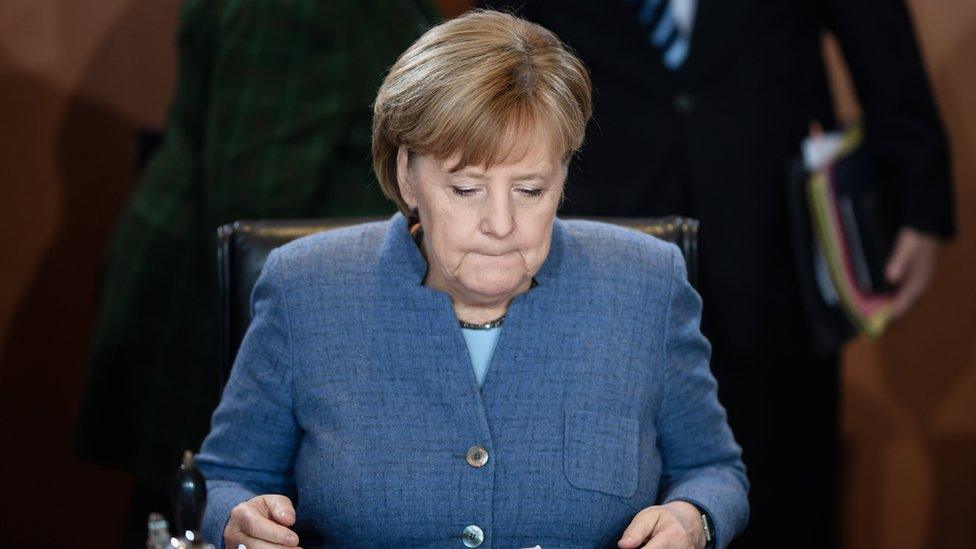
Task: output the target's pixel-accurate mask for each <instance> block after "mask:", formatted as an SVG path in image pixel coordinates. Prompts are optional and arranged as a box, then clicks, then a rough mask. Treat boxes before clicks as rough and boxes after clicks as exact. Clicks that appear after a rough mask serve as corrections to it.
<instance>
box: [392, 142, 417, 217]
mask: <svg viewBox="0 0 976 549" xmlns="http://www.w3.org/2000/svg"><path fill="white" fill-rule="evenodd" d="M397 186H398V187H399V188H400V196H402V197H403V201H404V202H406V203H407V206H408V207H409V208H410V209H411V210H416V209H417V196H416V194H414V192H413V179H412V174H411V173H410V152H409V151H407V148H406V147H405V146H403V145H400V146H399V147H397Z"/></svg>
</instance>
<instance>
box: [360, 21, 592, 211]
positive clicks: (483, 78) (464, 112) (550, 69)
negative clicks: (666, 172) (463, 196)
mask: <svg viewBox="0 0 976 549" xmlns="http://www.w3.org/2000/svg"><path fill="white" fill-rule="evenodd" d="M591 109H592V107H591V98H590V77H589V74H588V73H587V71H586V67H584V66H583V63H582V62H581V61H580V60H579V58H577V57H576V55H575V54H573V53H572V52H571V51H570V50H569V49H568V48H567V47H566V46H565V45H563V43H562V42H560V41H559V39H558V38H557V37H556V35H555V34H553V33H552V32H551V31H549V30H547V29H545V28H543V27H541V26H539V25H536V24H534V23H530V22H528V21H525V20H523V19H519V18H518V17H515V16H513V15H510V14H507V13H502V12H497V11H490V10H472V11H469V12H467V13H466V14H464V15H462V16H461V17H458V18H456V19H452V20H450V21H447V22H445V23H442V24H440V25H437V26H435V27H433V28H431V29H430V30H428V31H427V32H426V33H424V35H423V36H421V37H420V38H418V39H417V41H416V42H414V43H413V44H412V45H411V46H410V47H409V48H407V51H405V52H403V54H402V55H400V57H399V58H398V59H397V61H396V63H395V64H394V65H393V66H392V67H391V68H390V72H389V73H388V74H387V75H386V78H385V79H384V80H383V84H382V86H380V89H379V92H378V93H377V95H376V102H375V103H374V104H373V169H374V170H375V171H376V176H377V178H378V179H379V183H380V187H381V188H382V190H383V193H384V194H385V195H386V196H387V197H388V198H389V199H390V200H392V201H393V202H395V203H396V204H397V207H398V208H399V209H400V211H401V212H403V213H404V214H405V215H407V214H409V211H408V210H409V208H408V206H407V204H406V203H405V202H404V200H403V197H402V196H401V195H400V188H399V185H398V184H397V150H398V148H399V147H400V145H403V146H405V147H406V148H407V150H408V151H410V152H411V153H420V154H429V155H433V156H434V157H436V158H440V159H446V158H450V157H451V156H454V155H457V154H459V153H460V161H459V163H458V164H457V165H456V166H455V167H454V169H456V170H458V169H462V168H464V167H466V166H484V167H485V168H488V167H490V166H492V165H493V164H495V163H497V162H499V161H502V160H505V159H506V158H507V157H508V156H509V155H510V154H511V153H512V152H513V149H514V147H515V146H516V144H517V143H519V142H520V141H524V138H525V135H526V132H527V131H532V130H536V129H545V130H548V132H549V135H548V137H549V139H550V142H551V143H552V146H553V147H554V152H555V153H556V154H558V155H560V157H561V158H562V159H563V161H564V162H568V161H569V159H570V158H571V157H572V155H573V154H574V153H575V152H576V151H577V150H578V149H579V148H580V146H581V145H582V144H583V135H584V133H585V130H586V124H587V122H588V121H589V119H590V114H591ZM540 124H541V127H540Z"/></svg>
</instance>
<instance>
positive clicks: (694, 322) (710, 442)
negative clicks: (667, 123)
mask: <svg viewBox="0 0 976 549" xmlns="http://www.w3.org/2000/svg"><path fill="white" fill-rule="evenodd" d="M426 273H427V263H426V261H424V258H423V255H422V254H421V253H420V250H419V249H418V248H417V246H416V244H415V243H414V241H413V239H412V238H411V237H410V233H409V231H408V228H407V222H406V219H405V218H404V217H403V216H402V215H400V214H396V215H395V216H393V218H392V219H390V220H389V221H386V222H380V223H371V224H367V225H356V226H354V227H348V228H345V229H337V230H334V231H327V232H324V233H319V234H316V235H312V236H309V237H305V238H301V239H298V240H295V241H293V242H291V243H289V244H286V245H284V246H282V247H280V248H277V249H276V250H274V251H273V252H271V254H270V255H269V256H268V260H267V263H266V264H265V265H264V269H263V270H262V272H261V277H260V278H259V279H258V281H257V284H256V285H255V286H254V292H253V294H252V298H251V303H252V305H251V307H252V310H253V315H252V320H251V324H250V326H249V327H248V331H247V334H246V335H245V336H244V341H243V342H242V343H241V347H240V351H238V354H237V359H236V360H235V362H234V367H233V369H232V370H231V374H230V379H229V380H228V382H227V386H226V387H225V388H224V394H223V397H222V399H221V402H220V405H219V406H218V407H217V411H216V412H214V416H213V423H212V428H211V431H210V434H209V435H208V436H207V439H206V440H205V441H204V443H203V448H202V449H201V452H200V454H199V455H198V456H197V464H198V465H199V467H200V470H201V471H202V472H203V474H204V477H205V478H206V479H207V509H206V514H205V515H204V518H203V532H204V535H205V537H207V538H208V539H210V540H213V541H214V542H217V543H220V541H221V538H222V533H223V530H224V527H225V526H226V524H227V519H228V517H229V515H230V511H231V509H233V508H234V506H236V505H237V504H239V503H241V502H244V501H247V500H249V499H251V498H252V497H254V496H255V495H256V494H284V495H287V496H289V497H291V498H293V500H294V501H295V503H296V508H297V514H298V517H297V518H298V524H297V525H296V526H295V530H296V531H297V533H298V535H299V537H300V538H301V546H302V547H320V546H328V547H335V548H338V549H344V548H359V547H459V548H462V549H463V544H462V532H464V531H465V530H466V529H468V531H469V532H471V531H474V530H473V529H472V528H469V527H473V526H477V527H478V528H479V529H480V531H481V532H482V533H483V535H484V540H483V543H482V544H481V545H480V546H479V549H502V548H508V547H532V546H534V545H540V546H542V547H545V548H547V549H552V548H558V547H607V546H616V542H617V540H618V539H619V536H620V535H621V534H622V533H623V530H624V529H625V528H626V527H627V525H628V524H629V523H630V521H631V520H633V518H634V515H635V514H637V513H638V512H639V511H640V510H641V509H644V508H645V507H648V506H650V505H655V504H662V503H666V502H669V501H674V500H688V501H692V502H694V503H695V504H696V505H698V507H700V508H702V509H703V510H705V511H707V512H708V513H709V515H710V516H711V518H712V521H713V523H714V526H715V532H716V536H717V544H718V547H720V548H721V547H724V546H725V545H726V544H728V542H729V541H730V540H731V539H732V537H733V536H735V534H737V533H738V532H740V531H742V529H743V528H744V527H745V524H746V519H747V516H748V512H749V504H748V501H747V498H746V494H747V488H748V483H747V481H746V476H745V468H744V466H743V464H742V461H741V459H740V455H741V451H740V448H739V446H738V445H737V444H736V443H735V440H734V439H733V437H732V432H731V431H730V430H729V426H728V424H727V423H726V420H725V412H724V410H723V409H722V407H721V405H720V404H719V402H718V397H717V394H716V383H715V379H714V378H713V377H712V375H711V372H710V371H709V367H708V357H709V349H710V348H709V344H708V341H707V340H706V339H705V338H704V337H703V336H702V334H701V332H700V331H699V327H698V325H699V320H700V318H701V299H699V297H698V294H697V293H695V290H694V289H693V288H692V287H691V285H690V284H688V280H687V278H686V274H685V266H684V261H683V260H682V256H681V252H680V251H679V250H678V248H677V247H676V246H674V245H673V244H667V243H665V242H662V241H661V240H658V239H656V238H653V237H650V236H647V235H645V234H642V233H640V232H638V231H634V230H631V229H625V228H621V227H616V226H612V225H607V224H603V223H594V222H586V221H562V220H560V219H556V220H555V222H554V223H553V227H552V245H551V247H550V250H549V255H548V256H547V258H546V260H545V262H544V263H543V265H542V266H541V267H540V269H539V271H538V272H537V273H536V275H535V277H534V278H535V280H536V282H537V283H538V285H537V286H535V287H534V288H532V289H530V290H529V291H527V292H525V293H522V294H519V295H518V296H516V297H515V298H514V299H513V300H512V302H511V304H510V305H509V307H508V310H507V312H506V314H505V324H504V326H502V329H501V330H500V333H499V335H498V341H497V342H496V344H495V349H494V353H493V356H492V358H491V367H490V368H489V369H488V371H487V374H486V375H485V379H484V386H483V387H482V388H481V389H479V388H478V385H477V384H476V383H475V376H473V375H472V370H471V360H470V357H469V355H468V349H467V348H466V345H465V338H464V335H463V333H462V329H461V327H460V326H458V321H457V317H456V316H455V314H454V306H453V304H452V302H451V298H450V296H448V295H447V294H445V293H443V292H440V291H437V290H435V289H433V288H428V287H427V286H424V285H423V279H424V276H425V274H426ZM474 446H481V447H483V448H484V449H485V450H486V452H487V462H485V463H484V464H481V465H480V466H478V467H475V466H472V465H471V464H469V463H468V461H467V460H466V459H465V457H466V454H467V452H468V450H469V449H471V448H472V447H474Z"/></svg>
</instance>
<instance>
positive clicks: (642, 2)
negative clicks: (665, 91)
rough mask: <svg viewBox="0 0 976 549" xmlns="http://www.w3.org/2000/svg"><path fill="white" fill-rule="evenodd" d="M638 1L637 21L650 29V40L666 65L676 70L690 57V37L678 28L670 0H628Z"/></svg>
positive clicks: (631, 1)
mask: <svg viewBox="0 0 976 549" xmlns="http://www.w3.org/2000/svg"><path fill="white" fill-rule="evenodd" d="M627 1H628V2H630V3H631V4H634V3H637V4H638V5H639V6H640V7H639V8H638V10H637V22H638V23H640V25H641V26H642V27H645V28H648V29H650V31H651V33H650V35H648V40H650V42H651V44H652V45H654V47H655V48H657V50H658V51H659V52H661V60H662V61H663V62H664V66H665V67H667V68H669V69H671V70H676V69H677V68H678V67H680V66H681V64H682V63H684V62H685V58H686V57H688V45H689V37H688V36H687V35H686V34H685V33H684V32H683V31H682V30H681V29H679V28H678V25H677V22H676V21H675V19H674V10H673V9H672V7H671V2H670V0H627Z"/></svg>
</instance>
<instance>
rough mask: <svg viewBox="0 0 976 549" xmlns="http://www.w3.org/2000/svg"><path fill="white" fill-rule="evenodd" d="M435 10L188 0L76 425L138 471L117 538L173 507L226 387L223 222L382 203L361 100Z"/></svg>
mask: <svg viewBox="0 0 976 549" xmlns="http://www.w3.org/2000/svg"><path fill="white" fill-rule="evenodd" d="M434 19H435V11H434V10H433V9H432V7H431V6H430V5H428V4H427V3H426V2H424V1H422V0H399V1H396V2H364V1H361V0H344V1H332V2H320V1H318V0H292V1H288V2H284V1H281V0H251V1H231V0H226V1H206V0H187V1H186V3H185V4H184V5H183V8H182V12H181V22H180V29H179V33H178V37H177V43H178V48H179V63H180V73H179V81H178V84H177V88H176V94H175V98H174V100H173V104H172V107H171V112H170V116H169V122H168V127H167V129H166V136H165V139H164V142H163V144H162V145H161V148H160V149H159V151H158V152H157V153H156V155H155V157H154V158H153V160H152V162H151V163H150V165H149V166H148V168H147V170H146V172H145V173H144V174H143V177H142V179H141V180H140V181H139V184H138V185H137V186H136V188H135V189H134V191H133V194H132V196H131V198H130V202H129V205H128V206H127V208H126V209H125V211H124V212H123V213H122V215H121V218H120V220H119V224H118V226H117V228H116V231H115V235H114V237H113V241H112V244H111V248H110V252H109V257H108V258H107V263H106V266H105V270H104V273H103V280H102V286H101V291H100V295H99V306H98V311H99V312H98V317H97V321H96V328H95V334H94V338H93V348H92V355H91V368H92V371H91V377H90V381H89V386H88V391H87V395H86V399H85V402H84V407H83V410H82V414H81V419H80V424H79V432H78V438H77V452H78V454H79V455H80V456H81V457H82V458H85V459H88V460H90V461H93V462H96V463H99V464H103V465H106V466H110V467H114V468H118V469H122V470H125V471H129V472H132V473H133V474H134V476H135V479H136V483H135V489H134V498H133V503H132V511H131V515H132V516H131V517H130V520H129V525H128V532H127V535H126V545H129V546H132V545H133V544H138V543H141V542H142V541H144V540H145V530H144V528H145V524H146V523H145V519H146V515H147V514H148V512H149V511H150V510H159V511H163V510H168V509H169V505H170V504H169V496H168V488H169V486H168V485H169V483H170V482H171V480H172V477H173V474H174V472H175V471H176V467H177V465H178V464H179V458H180V455H181V452H182V451H183V450H184V449H186V448H197V447H199V444H200V442H201V440H202V439H203V437H204V435H205V434H206V433H207V430H208V428H209V419H210V413H211V411H212V410H213V408H214V407H215V406H216V404H217V400H218V398H219V386H218V376H217V373H216V364H217V344H216V342H217V327H216V319H217V313H216V312H217V303H216V272H215V261H214V250H215V240H214V234H215V230H216V228H217V227H218V226H220V225H221V224H224V223H228V222H232V221H234V220H236V219H242V218H295V217H318V216H352V215H367V214H379V213H388V212H391V211H392V208H391V206H390V204H389V203H388V202H386V200H385V198H384V197H383V194H382V192H381V191H380V190H379V189H378V188H377V187H376V185H375V183H374V182H373V181H372V174H371V173H370V164H369V162H370V160H369V159H370V131H371V127H370V123H371V115H372V111H371V108H370V104H371V102H372V99H373V97H374V96H375V92H376V88H377V87H378V86H379V84H380V82H381V81H382V77H383V72H384V70H385V69H386V68H387V67H388V66H389V65H391V64H392V63H393V62H394V61H395V60H396V56H397V54H399V53H400V52H401V51H402V50H403V49H404V48H406V47H407V45H409V44H410V43H412V42H413V40H414V39H416V38H417V37H418V36H420V34H421V33H422V32H423V30H424V29H425V28H426V27H427V26H429V25H430V24H431V23H432V22H433V20H434Z"/></svg>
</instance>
